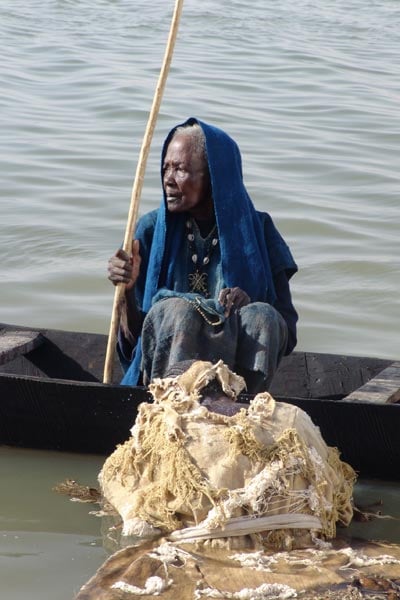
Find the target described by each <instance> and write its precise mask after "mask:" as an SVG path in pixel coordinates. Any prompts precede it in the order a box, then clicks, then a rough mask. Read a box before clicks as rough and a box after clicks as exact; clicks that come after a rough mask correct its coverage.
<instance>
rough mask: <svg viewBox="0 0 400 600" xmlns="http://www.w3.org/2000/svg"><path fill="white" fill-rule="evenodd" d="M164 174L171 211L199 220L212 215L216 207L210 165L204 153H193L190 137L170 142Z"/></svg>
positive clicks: (175, 138)
mask: <svg viewBox="0 0 400 600" xmlns="http://www.w3.org/2000/svg"><path fill="white" fill-rule="evenodd" d="M162 173H163V186H164V191H165V196H166V200H167V208H168V210H169V212H171V213H181V212H188V213H189V214H191V215H192V216H193V217H195V218H199V219H208V218H210V217H211V216H212V214H213V210H214V208H213V201H212V197H211V185H210V176H209V172H208V165H207V162H206V159H205V157H204V154H202V153H201V154H200V153H199V152H198V151H197V152H196V151H193V142H192V140H191V139H190V137H189V136H186V135H179V134H177V135H176V136H175V137H174V138H173V139H172V140H171V142H170V143H169V145H168V148H167V152H166V154H165V158H164V164H163V171H162Z"/></svg>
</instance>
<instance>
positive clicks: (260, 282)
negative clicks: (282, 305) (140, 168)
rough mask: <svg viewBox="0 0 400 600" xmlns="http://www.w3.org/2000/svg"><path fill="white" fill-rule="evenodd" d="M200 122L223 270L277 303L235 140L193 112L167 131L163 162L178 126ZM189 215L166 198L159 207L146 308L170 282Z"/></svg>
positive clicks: (235, 282)
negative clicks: (173, 210) (175, 210)
mask: <svg viewBox="0 0 400 600" xmlns="http://www.w3.org/2000/svg"><path fill="white" fill-rule="evenodd" d="M193 123H198V125H200V127H201V128H202V130H203V132H204V135H205V139H206V151H207V159H208V167H209V171H210V179H211V187H212V197H213V201H214V211H215V217H216V222H217V228H218V238H219V244H220V251H221V260H222V273H223V278H224V281H225V283H226V286H227V287H235V286H237V287H240V288H242V289H243V290H244V291H245V292H247V294H248V295H249V296H250V299H251V301H252V302H255V301H257V300H258V301H261V302H269V303H270V304H273V303H274V301H275V290H274V284H273V280H272V273H271V266H270V262H269V256H268V250H267V247H266V243H265V235H264V231H263V227H262V223H261V221H260V219H259V216H258V214H257V212H256V210H255V208H254V206H253V203H252V201H251V200H250V198H249V195H248V193H247V191H246V188H245V186H244V183H243V176H242V160H241V156H240V151H239V148H238V146H237V144H236V142H235V141H234V140H233V139H232V138H231V137H229V135H227V134H226V133H225V132H224V131H222V130H221V129H218V128H217V127H213V126H212V125H207V124H206V123H203V122H202V121H199V120H197V119H194V118H190V119H188V120H187V121H185V123H182V125H177V126H176V127H174V129H172V130H171V131H170V133H169V134H168V136H167V138H166V140H165V142H164V146H163V151H162V164H163V162H164V157H165V154H166V151H167V147H168V144H169V143H170V141H171V139H172V137H173V135H174V133H175V131H176V129H177V128H178V127H180V126H185V125H189V124H193ZM184 226H185V215H183V214H178V215H176V214H173V215H172V214H171V213H169V212H168V210H167V207H166V199H165V193H164V199H163V202H162V203H161V207H160V209H159V211H158V216H157V222H156V226H155V231H154V238H153V244H152V249H151V254H150V259H149V266H148V270H147V278H146V286H145V290H144V300H143V310H144V311H145V312H147V311H148V310H149V309H150V307H151V303H152V299H153V298H154V296H155V294H156V292H157V290H158V289H159V288H160V287H163V286H165V287H167V288H168V287H170V285H171V280H172V275H173V272H174V267H175V262H176V260H177V258H178V247H179V242H180V240H181V239H182V236H183V235H184Z"/></svg>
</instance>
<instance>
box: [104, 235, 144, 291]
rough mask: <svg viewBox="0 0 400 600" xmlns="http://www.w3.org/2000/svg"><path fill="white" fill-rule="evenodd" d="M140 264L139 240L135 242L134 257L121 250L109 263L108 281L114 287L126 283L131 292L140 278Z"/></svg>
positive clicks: (133, 247) (133, 245)
mask: <svg viewBox="0 0 400 600" xmlns="http://www.w3.org/2000/svg"><path fill="white" fill-rule="evenodd" d="M140 262H141V258H140V254H139V240H133V242H132V256H129V254H127V253H126V252H125V251H124V250H122V248H120V249H119V250H117V252H116V253H115V254H114V256H112V257H111V258H110V260H109V261H108V279H109V280H110V281H111V282H112V283H113V284H114V285H118V284H119V283H124V284H125V285H126V289H127V290H130V289H131V288H132V287H133V286H134V285H135V283H136V280H137V278H138V276H139V271H140Z"/></svg>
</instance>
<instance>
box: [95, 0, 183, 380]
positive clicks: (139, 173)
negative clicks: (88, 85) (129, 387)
mask: <svg viewBox="0 0 400 600" xmlns="http://www.w3.org/2000/svg"><path fill="white" fill-rule="evenodd" d="M182 6H183V0H176V2H175V8H174V13H173V15H172V21H171V27H170V31H169V36H168V41H167V46H166V49H165V55H164V60H163V64H162V66H161V70H160V75H159V78H158V82H157V87H156V91H155V94H154V98H153V104H152V106H151V110H150V114H149V118H148V121H147V127H146V131H145V134H144V137H143V142H142V147H141V150H140V154H139V160H138V164H137V167H136V175H135V180H134V183H133V187H132V195H131V203H130V209H129V214H128V220H127V224H126V230H125V239H124V244H123V249H124V250H125V252H127V253H129V254H130V253H131V251H132V238H133V232H134V229H135V226H136V221H137V215H138V211H139V201H140V195H141V193H142V188H143V180H144V173H145V170H146V163H147V158H148V156H149V152H150V145H151V140H152V137H153V133H154V129H155V125H156V121H157V116H158V113H159V110H160V104H161V99H162V95H163V93H164V89H165V84H166V81H167V77H168V72H169V68H170V65H171V60H172V54H173V51H174V46H175V41H176V36H177V33H178V26H179V20H180V17H181V13H182ZM124 294H125V284H119V285H117V286H116V288H115V294H114V303H113V308H112V314H111V323H110V331H109V334H108V344H107V352H106V358H105V365H104V376H103V382H104V383H111V382H112V375H113V364H114V355H115V346H116V342H117V334H118V328H119V322H120V317H121V306H122V303H123V301H124Z"/></svg>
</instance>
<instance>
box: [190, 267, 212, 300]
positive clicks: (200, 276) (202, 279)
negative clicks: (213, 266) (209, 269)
mask: <svg viewBox="0 0 400 600" xmlns="http://www.w3.org/2000/svg"><path fill="white" fill-rule="evenodd" d="M189 287H190V291H191V292H197V293H199V294H203V295H204V296H206V297H207V296H208V286H207V273H200V271H198V270H196V271H195V272H194V273H191V274H190V275H189Z"/></svg>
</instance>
